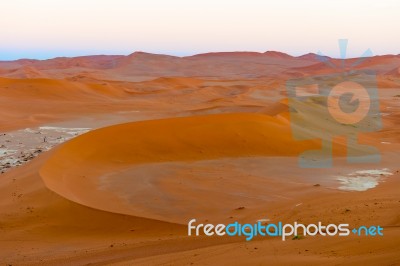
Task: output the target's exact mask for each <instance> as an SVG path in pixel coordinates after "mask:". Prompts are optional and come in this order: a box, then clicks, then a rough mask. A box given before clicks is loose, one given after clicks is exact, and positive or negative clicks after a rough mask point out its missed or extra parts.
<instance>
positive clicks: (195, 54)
mask: <svg viewBox="0 0 400 266" xmlns="http://www.w3.org/2000/svg"><path fill="white" fill-rule="evenodd" d="M268 52H270V53H279V54H282V56H285V55H287V56H290V57H292V58H299V57H302V56H306V55H315V56H316V57H327V58H330V59H342V58H339V57H333V56H329V55H325V54H318V53H319V52H318V53H315V52H308V53H305V54H301V55H298V56H296V55H292V54H290V53H286V52H281V51H277V50H267V51H265V52H258V51H249V50H234V51H212V52H201V53H194V54H190V55H182V56H180V55H173V54H168V53H156V52H146V51H143V50H136V51H134V52H132V53H125V54H123V53H121V54H113V53H93V54H85V55H71V56H68V55H60V56H54V57H48V58H34V57H20V58H16V59H1V58H0V62H15V61H21V60H35V61H46V60H54V59H60V58H80V57H93V56H130V55H133V54H135V53H144V54H151V55H164V56H171V57H177V58H186V57H193V56H199V55H212V54H234V53H252V54H260V55H263V54H266V53H268ZM377 56H400V54H395V53H388V54H376V55H372V56H364V57H365V58H367V57H377ZM364 57H363V56H359V57H348V58H345V60H346V59H357V58H364Z"/></svg>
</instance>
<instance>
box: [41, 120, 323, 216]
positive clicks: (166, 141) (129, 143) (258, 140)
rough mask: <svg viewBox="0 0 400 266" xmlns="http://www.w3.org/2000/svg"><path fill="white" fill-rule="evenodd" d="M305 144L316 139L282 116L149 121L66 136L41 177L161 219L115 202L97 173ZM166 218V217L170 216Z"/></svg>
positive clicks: (86, 197) (290, 151)
mask: <svg viewBox="0 0 400 266" xmlns="http://www.w3.org/2000/svg"><path fill="white" fill-rule="evenodd" d="M282 147H285V148H283V149H282ZM310 148H318V142H317V141H304V142H297V141H295V140H293V138H292V136H291V133H290V128H289V127H288V125H287V122H286V121H284V120H281V119H279V118H273V117H270V116H267V115H261V114H220V115H208V116H197V117H185V118H173V119H163V120H151V121H143V122H135V123H129V124H122V125H117V126H112V127H108V128H103V129H99V130H96V131H92V132H89V133H87V134H84V135H82V136H80V137H77V138H75V139H73V140H72V141H69V142H68V143H66V144H64V145H63V146H61V147H60V148H58V149H57V150H56V151H55V153H54V155H53V156H52V157H51V158H50V159H49V160H48V161H47V162H46V164H45V165H44V166H43V168H42V169H41V176H42V177H43V180H44V181H45V183H46V185H47V186H48V187H49V188H50V189H51V190H53V191H55V192H57V193H58V194H60V195H62V196H64V197H66V198H68V199H70V200H73V201H75V202H78V203H82V204H84V205H87V206H90V207H93V208H99V209H102V210H108V211H113V212H118V213H125V214H132V215H136V216H142V215H144V216H145V217H149V218H157V219H162V218H160V217H159V216H156V215H154V214H152V213H148V212H143V211H141V212H140V211H139V210H138V209H137V208H135V206H132V205H130V204H128V206H127V205H126V203H121V204H117V203H116V201H118V199H114V197H115V196H113V195H112V193H109V194H107V193H104V190H102V189H100V190H99V189H97V188H96V187H98V184H99V183H98V182H99V178H102V176H105V175H109V174H110V173H116V172H121V171H127V169H128V168H130V167H134V166H136V165H145V164H151V163H156V164H158V165H160V163H163V162H184V161H186V162H196V161H202V160H215V159H222V158H235V157H255V156H296V155H299V153H300V152H302V151H303V150H305V149H310ZM156 166H157V165H155V166H154V167H156ZM125 175H127V178H133V179H132V182H134V183H133V184H135V182H137V181H138V182H139V183H138V184H140V183H141V181H140V180H139V179H136V178H135V174H132V175H131V176H129V174H128V173H125ZM135 179H136V181H135ZM107 195H108V196H107ZM111 199H112V200H111ZM107 202H108V203H110V202H114V203H115V204H108V203H107ZM165 219H166V220H168V221H170V220H171V218H170V217H165ZM180 220H182V218H181V219H180Z"/></svg>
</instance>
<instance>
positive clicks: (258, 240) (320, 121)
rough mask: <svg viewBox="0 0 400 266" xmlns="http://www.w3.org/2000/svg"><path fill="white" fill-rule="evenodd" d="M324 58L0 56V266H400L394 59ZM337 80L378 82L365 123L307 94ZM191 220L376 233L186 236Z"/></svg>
mask: <svg viewBox="0 0 400 266" xmlns="http://www.w3.org/2000/svg"><path fill="white" fill-rule="evenodd" d="M326 60H327V62H329V64H327V63H326V62H322V61H321V58H318V57H317V56H316V55H315V54H306V55H303V56H299V57H293V56H290V55H287V54H284V53H281V52H275V51H268V52H265V53H256V52H221V53H207V54H199V55H194V56H187V57H175V56H168V55H159V54H149V53H144V52H135V53H133V54H131V55H128V56H119V55H115V56H106V55H104V56H103V55H99V56H84V57H75V58H54V59H49V60H42V61H40V60H28V59H24V60H17V61H0V197H1V199H0V265H229V264H230V265H249V264H251V265H321V264H323V265H400V193H399V191H400V172H399V171H400V164H399V161H400V134H399V132H400V55H385V56H374V57H370V58H362V60H361V61H360V59H359V58H354V59H346V60H344V62H343V61H342V60H339V59H333V58H328V57H324V60H323V61H326ZM342 64H344V65H345V66H346V67H345V68H342V67H341V66H342ZM332 65H333V66H337V67H336V68H332V67H331V66H332ZM352 71H353V72H352ZM343 73H347V74H346V75H348V76H346V77H350V78H352V79H354V80H357V81H358V82H359V83H362V84H364V85H365V86H366V87H369V86H370V87H376V93H377V94H376V95H375V96H374V97H375V99H373V100H375V101H374V102H376V103H379V105H376V106H375V107H376V110H374V111H373V112H372V111H371V112H370V113H368V114H369V116H368V117H369V118H368V119H366V120H365V121H364V120H363V123H360V124H357V125H354V124H351V123H349V124H346V121H344V122H338V121H337V120H335V119H333V118H332V116H334V115H335V114H336V113H334V112H335V110H336V109H333V110H334V111H329V112H330V113H329V112H328V111H327V110H328V109H327V105H326V102H327V101H328V100H327V95H319V96H312V95H314V94H313V92H314V91H315V87H313V86H312V84H311V83H312V82H324V84H328V83H329V86H334V84H335V82H338V83H340V80H341V79H342V78H343ZM360 73H361V74H360ZM293 80H294V81H295V82H299V83H300V84H302V85H301V86H300V85H299V86H298V87H295V89H296V90H297V89H299V88H300V89H302V90H303V91H302V93H303V94H304V95H305V98H301V99H298V98H296V97H291V96H292V95H291V93H292V92H291V91H290V84H291V83H290V82H291V81H293ZM301 80H305V81H307V82H309V81H312V82H311V83H310V84H309V83H307V82H304V84H303V83H301V82H302V81H301ZM288 88H289V90H288ZM354 88H355V87H354ZM354 88H353V89H354ZM339 89H340V88H339ZM296 93H297V91H296ZM310 95H311V96H310ZM334 99H335V98H334ZM338 101H339V100H338ZM351 101H352V100H351ZM368 101H371V99H367V98H366V97H365V98H360V99H359V104H360V106H364V105H363V104H365V103H367V102H368ZM333 104H334V102H332V105H333ZM329 110H331V109H329ZM336 111H337V110H336ZM332 112H333V113H332ZM342 116H343V117H344V116H345V114H342ZM340 118H341V117H340V116H338V117H337V119H339V120H340ZM346 136H352V137H351V138H346ZM371 147H373V148H371ZM310 150H314V151H315V152H308V151H310ZM321 151H322V152H321ZM363 156H364V157H363ZM378 157H379V158H378ZM299 162H300V164H299ZM302 162H303V166H304V165H306V164H307V163H309V164H311V165H314V166H318V165H323V166H324V167H301V166H302ZM354 162H356V163H354ZM326 165H328V166H326ZM191 219H196V220H197V223H214V224H218V223H224V224H228V223H231V222H235V221H238V222H240V223H256V222H257V221H261V222H263V223H264V224H268V223H271V222H279V221H281V222H286V223H293V222H295V221H297V222H302V223H305V224H307V223H316V222H318V221H321V222H323V223H326V224H329V223H348V224H350V225H351V226H352V227H358V226H371V225H376V226H378V225H379V226H381V227H383V229H384V236H382V237H378V236H377V237H371V236H358V235H354V234H350V235H349V236H348V237H339V236H333V237H324V236H322V235H316V236H304V237H298V238H293V240H292V237H290V238H289V239H288V240H286V241H282V240H281V239H280V238H276V237H260V236H257V237H255V238H254V239H253V240H251V241H246V239H245V238H244V237H239V236H235V237H229V236H223V237H217V236H212V237H208V236H206V235H204V234H202V235H200V236H193V235H192V236H189V235H188V226H187V225H188V222H189V221H190V220H191Z"/></svg>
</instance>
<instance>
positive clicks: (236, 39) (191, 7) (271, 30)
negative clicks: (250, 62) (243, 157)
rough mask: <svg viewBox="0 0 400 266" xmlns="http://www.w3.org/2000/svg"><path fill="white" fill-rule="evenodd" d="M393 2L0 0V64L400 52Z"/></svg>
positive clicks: (397, 7)
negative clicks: (138, 54)
mask: <svg viewBox="0 0 400 266" xmlns="http://www.w3.org/2000/svg"><path fill="white" fill-rule="evenodd" d="M399 14H400V1H398V0H378V1H372V0H304V1H301V0H273V1H268V0H242V1H236V0H131V1H130V0H1V2H0V25H1V28H0V36H1V42H0V60H11V59H18V58H38V59H46V58H52V57H56V56H78V55H93V54H130V53H132V52H134V51H145V52H151V53H162V54H170V55H178V56H183V55H192V54H196V53H204V52H215V51H258V52H264V51H267V50H277V51H282V52H286V53H289V54H291V55H296V56H297V55H301V54H305V53H308V52H315V53H316V52H318V51H321V52H322V53H324V54H326V55H329V56H334V57H339V50H338V44H337V40H338V39H343V38H345V39H349V46H348V47H349V51H348V55H349V56H350V57H357V56H360V55H361V54H362V53H363V52H364V51H365V50H366V49H368V48H370V49H371V50H372V51H373V54H374V55H379V54H399V53H400V34H399V31H398V27H399V25H400V15H399Z"/></svg>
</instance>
